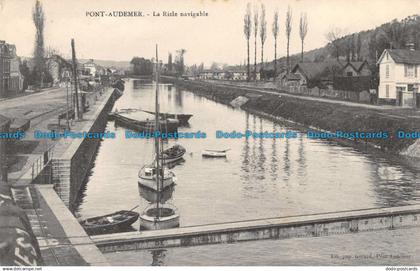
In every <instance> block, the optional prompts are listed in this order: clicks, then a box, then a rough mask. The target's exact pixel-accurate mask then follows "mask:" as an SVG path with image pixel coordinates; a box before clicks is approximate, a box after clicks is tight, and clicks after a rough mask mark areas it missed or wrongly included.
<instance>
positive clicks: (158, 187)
mask: <svg viewBox="0 0 420 271" xmlns="http://www.w3.org/2000/svg"><path fill="white" fill-rule="evenodd" d="M155 76H156V97H155V132H156V131H159V130H160V129H159V58H158V45H157V44H156V71H155ZM159 152H160V148H159V138H156V136H155V154H156V188H157V201H156V208H157V212H156V218H159V217H160V208H159V202H160V177H161V176H160V164H159ZM162 177H163V176H162Z"/></svg>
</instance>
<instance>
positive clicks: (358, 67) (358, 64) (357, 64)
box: [343, 60, 367, 72]
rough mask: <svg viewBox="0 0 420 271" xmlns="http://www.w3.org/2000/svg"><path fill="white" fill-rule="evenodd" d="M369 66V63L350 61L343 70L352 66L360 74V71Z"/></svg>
mask: <svg viewBox="0 0 420 271" xmlns="http://www.w3.org/2000/svg"><path fill="white" fill-rule="evenodd" d="M365 64H367V61H366V60H365V61H350V62H347V63H346V65H344V66H343V69H345V68H346V67H347V66H349V65H350V66H352V67H353V69H355V70H356V71H357V72H360V70H361V69H362V68H363V66H364V65H365Z"/></svg>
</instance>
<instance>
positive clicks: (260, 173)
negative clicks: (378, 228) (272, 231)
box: [75, 80, 420, 265]
mask: <svg viewBox="0 0 420 271" xmlns="http://www.w3.org/2000/svg"><path fill="white" fill-rule="evenodd" d="M133 82H134V80H130V81H128V82H127V83H126V90H125V92H124V95H123V96H122V97H121V98H120V99H119V100H118V101H117V102H116V103H115V106H114V109H115V108H117V109H123V108H142V109H145V110H154V87H153V85H152V84H144V85H139V84H135V85H134V84H133ZM160 89H161V92H160V104H161V111H162V112H165V111H169V112H178V113H181V112H183V113H191V114H194V116H193V117H192V118H191V120H190V126H189V127H182V128H180V129H179V131H180V132H198V131H201V132H204V133H206V135H207V138H206V139H178V140H173V139H172V140H169V141H168V142H166V143H165V144H166V145H167V146H171V145H173V144H174V143H175V142H176V143H178V144H181V145H183V146H184V147H185V148H186V149H187V153H186V155H185V161H184V162H183V163H181V164H180V165H177V166H175V167H174V168H173V169H172V171H173V172H174V173H175V174H176V176H177V182H176V186H175V188H174V191H173V192H172V198H171V199H170V200H169V202H170V203H172V204H173V205H175V206H176V207H177V208H178V209H179V211H180V213H181V218H180V226H181V227H182V226H191V225H200V224H209V223H218V222H230V221H240V220H247V219H255V218H267V217H278V216H287V215H299V214H308V213H320V212H330V211H343V210H352V209H362V208H370V207H387V206H397V205H406V204H413V203H418V201H419V196H420V192H419V191H420V185H419V181H418V180H419V176H420V173H419V171H418V170H416V169H413V168H411V167H408V166H406V165H405V164H404V163H402V162H401V161H400V160H399V159H397V158H395V157H389V156H386V155H383V154H380V153H376V152H363V151H361V150H358V149H355V148H352V147H348V146H342V145H340V144H338V143H335V142H333V141H327V140H323V139H308V138H307V137H306V135H305V133H304V131H302V129H301V128H299V127H293V126H290V124H285V123H282V124H277V123H273V122H272V121H269V120H266V119H263V118H260V117H258V116H255V115H253V114H250V113H247V112H245V111H243V110H241V109H234V108H232V107H229V106H226V105H223V104H219V103H216V102H214V101H212V100H209V99H207V98H203V97H200V96H198V95H196V94H194V93H191V92H188V91H185V90H181V89H177V88H176V87H175V86H171V85H166V84H162V85H161V88H160ZM143 114H144V113H132V116H133V117H136V116H137V117H140V115H143ZM106 130H107V131H110V132H115V133H116V138H115V139H107V140H104V141H102V142H101V144H100V147H99V149H98V152H97V156H96V159H95V161H94V164H93V167H92V169H91V172H90V174H89V176H88V178H87V181H86V185H85V187H84V188H83V191H82V194H81V195H80V197H79V203H78V205H77V208H76V210H75V214H76V215H77V216H81V217H91V216H97V215H101V214H105V213H110V212H113V211H115V210H119V209H130V208H131V207H134V206H136V205H138V204H139V205H140V209H139V210H142V209H143V208H145V207H146V206H147V201H146V200H144V199H143V198H142V197H141V196H140V195H139V189H138V186H137V175H138V171H139V169H140V168H141V167H142V165H143V164H145V163H147V162H150V161H151V158H152V151H153V141H152V140H146V139H126V138H125V129H124V128H121V127H116V126H115V125H114V122H108V124H107V127H106ZM218 130H221V131H226V132H231V131H239V132H244V131H246V130H250V131H255V132H264V131H268V132H287V131H296V132H297V133H298V137H297V138H290V139H284V138H280V139H271V138H270V139H262V138H257V139H254V138H249V139H218V138H216V131H218ZM227 148H230V151H229V152H228V155H227V158H226V159H206V158H203V157H202V156H201V151H202V150H204V149H227ZM134 228H136V229H137V228H138V225H135V226H134ZM408 232H410V231H408ZM400 233H404V231H401V232H400ZM415 233H416V235H415V236H416V237H417V239H418V237H419V234H418V230H416V231H415ZM382 235H384V233H382ZM400 235H401V234H400ZM408 235H410V236H411V235H412V234H411V233H410V234H408V233H407V234H403V237H402V239H404V240H407V241H410V240H412V239H410V238H408ZM349 236H350V237H349ZM349 236H347V237H325V238H324V237H323V238H315V239H314V238H311V240H310V239H305V240H303V239H301V240H296V241H294V240H287V241H285V242H281V243H276V242H279V241H259V242H250V243H246V244H245V243H244V244H237V245H218V246H215V247H220V249H216V251H214V250H212V249H210V248H211V247H214V246H207V247H203V248H201V247H200V248H182V249H181V248H180V249H172V250H168V251H165V253H164V254H165V255H164V257H158V260H160V259H162V258H163V259H166V258H169V259H172V260H166V262H165V260H163V262H162V263H163V264H174V265H176V264H188V262H189V263H195V264H198V263H199V262H200V260H199V259H201V260H202V262H203V264H227V265H229V264H237V263H236V261H235V260H231V259H230V258H229V257H227V256H226V255H225V256H221V255H223V253H222V251H229V246H234V247H235V246H236V247H235V248H236V249H235V251H237V257H239V258H240V257H241V253H240V252H241V250H242V251H243V253H244V254H243V255H246V254H247V253H251V252H252V251H253V250H254V249H255V246H259V247H267V249H266V250H265V251H266V252H268V255H270V251H271V252H272V251H273V250H274V249H275V248H273V247H276V246H277V248H278V249H285V248H284V246H286V247H287V245H288V244H289V245H290V246H291V247H292V248H294V247H295V246H296V248H298V247H299V246H300V247H302V248H308V249H311V246H312V245H313V246H314V247H313V249H314V250H316V247H317V246H318V247H321V245H316V241H313V240H321V239H323V240H331V239H327V238H332V240H334V238H335V240H336V241H335V244H336V247H340V246H342V244H341V242H345V243H349V242H347V241H346V238H347V239H349V238H350V239H351V235H349ZM361 236H364V235H361ZM385 236H388V235H385ZM398 236H399V235H398ZM399 237H401V236H399ZM340 238H341V239H340ZM343 238H344V239H343ZM372 238H373V239H375V237H372ZM390 238H391V237H390ZM377 239H378V240H382V239H383V238H377ZM306 240H307V241H306ZM340 240H343V241H340ZM392 240H393V239H392ZM305 242H307V245H308V246H306V245H303V244H305ZM323 242H324V243H325V244H324V245H328V242H329V241H322V242H320V243H323ZM332 243H334V241H332ZM255 244H257V245H255ZM258 244H259V245H258ZM261 244H262V245H261ZM276 244H277V245H276ZM350 244H351V242H350ZM253 246H254V247H253ZM330 247H334V246H330ZM189 249H190V250H193V251H202V253H201V254H200V255H201V256H200V255H198V256H197V258H196V259H194V258H191V256H190V254H191V253H190V252H191V251H189ZM353 250H354V251H353V252H349V253H350V254H352V255H355V254H356V252H355V251H356V250H358V249H357V246H353ZM203 251H204V252H203ZM212 251H214V252H212ZM182 252H185V253H182ZM263 252H264V250H263ZM263 252H258V253H263ZM380 252H381V250H380ZM388 252H389V251H388ZM402 252H404V251H402ZM208 253H210V255H208ZM211 253H213V254H211ZM389 253H391V252H389ZM406 253H408V254H409V253H412V251H411V252H410V251H408V252H406ZM131 254H133V252H127V253H120V254H116V255H112V256H110V257H111V258H113V259H114V261H116V262H119V263H121V261H123V260H124V259H125V257H126V258H127V263H128V264H133V265H135V264H152V263H153V261H152V259H155V258H153V257H156V255H155V256H153V255H154V254H153V253H150V252H147V251H146V252H138V253H134V255H136V254H139V255H143V256H138V257H136V256H130V255H131ZM251 254H252V253H251ZM271 254H272V256H271V258H272V259H273V260H271V261H270V260H267V259H266V257H269V256H267V255H266V254H264V255H265V258H263V259H260V260H259V257H255V259H254V260H252V259H253V258H252V255H249V256H244V257H246V261H244V262H245V263H248V264H278V261H277V260H275V259H277V258H278V255H277V256H276V253H271ZM327 254H328V253H327ZM342 254H345V253H342ZM362 254H363V253H362ZM394 254H395V253H394ZM118 255H119V256H118ZM124 255H125V256H124ZM171 255H172V256H171ZM176 255H178V256H176ZM182 255H184V256H182ZM202 255H206V256H205V257H203V256H202ZM212 255H213V256H212ZM308 255H309V256H308V257H304V258H303V259H307V263H303V264H311V256H310V255H311V254H310V253H309V254H308ZM158 256H159V255H158ZM184 257H186V258H184ZM206 257H209V259H207V260H206ZM283 258H285V257H283ZM147 259H148V260H147ZM174 259H175V260H174ZM211 259H214V261H213V262H212V261H211ZM285 259H286V258H285ZM287 259H294V258H293V257H289V258H287ZM279 260H280V259H279ZM285 262H286V263H288V261H285ZM289 262H290V263H291V262H293V261H292V260H291V261H289ZM374 262H375V261H372V263H374ZM312 264H319V262H318V261H317V260H314V261H313V262H312ZM324 264H328V261H327V262H325V263H324Z"/></svg>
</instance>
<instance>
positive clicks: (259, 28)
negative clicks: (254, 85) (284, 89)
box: [244, 3, 308, 81]
mask: <svg viewBox="0 0 420 271" xmlns="http://www.w3.org/2000/svg"><path fill="white" fill-rule="evenodd" d="M284 29H285V35H286V40H287V45H286V48H287V49H286V57H287V67H286V69H287V72H289V71H290V59H289V53H290V36H291V33H292V9H291V8H290V7H288V9H287V12H286V17H285V28H284ZM271 32H272V34H273V37H274V76H276V75H277V38H278V35H279V32H280V26H279V12H278V10H276V11H275V12H274V15H273V22H272V26H271ZM307 33H308V19H307V15H306V13H302V14H301V16H300V21H299V36H300V39H301V61H303V48H304V41H305V38H306V35H307ZM258 34H259V35H258ZM251 35H253V38H254V73H253V79H254V80H256V79H257V76H256V73H257V39H258V37H259V40H260V43H261V68H262V69H263V68H264V44H265V41H266V39H267V21H266V10H265V6H264V4H261V8H260V9H259V8H258V6H254V10H253V12H252V10H251V3H248V4H247V8H246V11H245V16H244V36H245V39H246V42H247V78H248V81H249V80H250V79H251V70H250V40H251Z"/></svg>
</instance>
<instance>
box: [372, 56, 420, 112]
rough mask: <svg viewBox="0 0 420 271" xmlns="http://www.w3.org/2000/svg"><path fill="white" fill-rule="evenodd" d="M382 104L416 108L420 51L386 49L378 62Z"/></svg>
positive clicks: (419, 81)
mask: <svg viewBox="0 0 420 271" xmlns="http://www.w3.org/2000/svg"><path fill="white" fill-rule="evenodd" d="M377 64H378V65H379V89H378V99H379V102H380V103H387V104H394V105H399V106H404V107H416V106H417V104H418V102H417V99H418V98H417V93H419V86H420V74H419V67H420V51H415V50H412V49H386V50H384V52H383V53H382V55H381V57H380V58H379V60H378V63H377Z"/></svg>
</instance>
